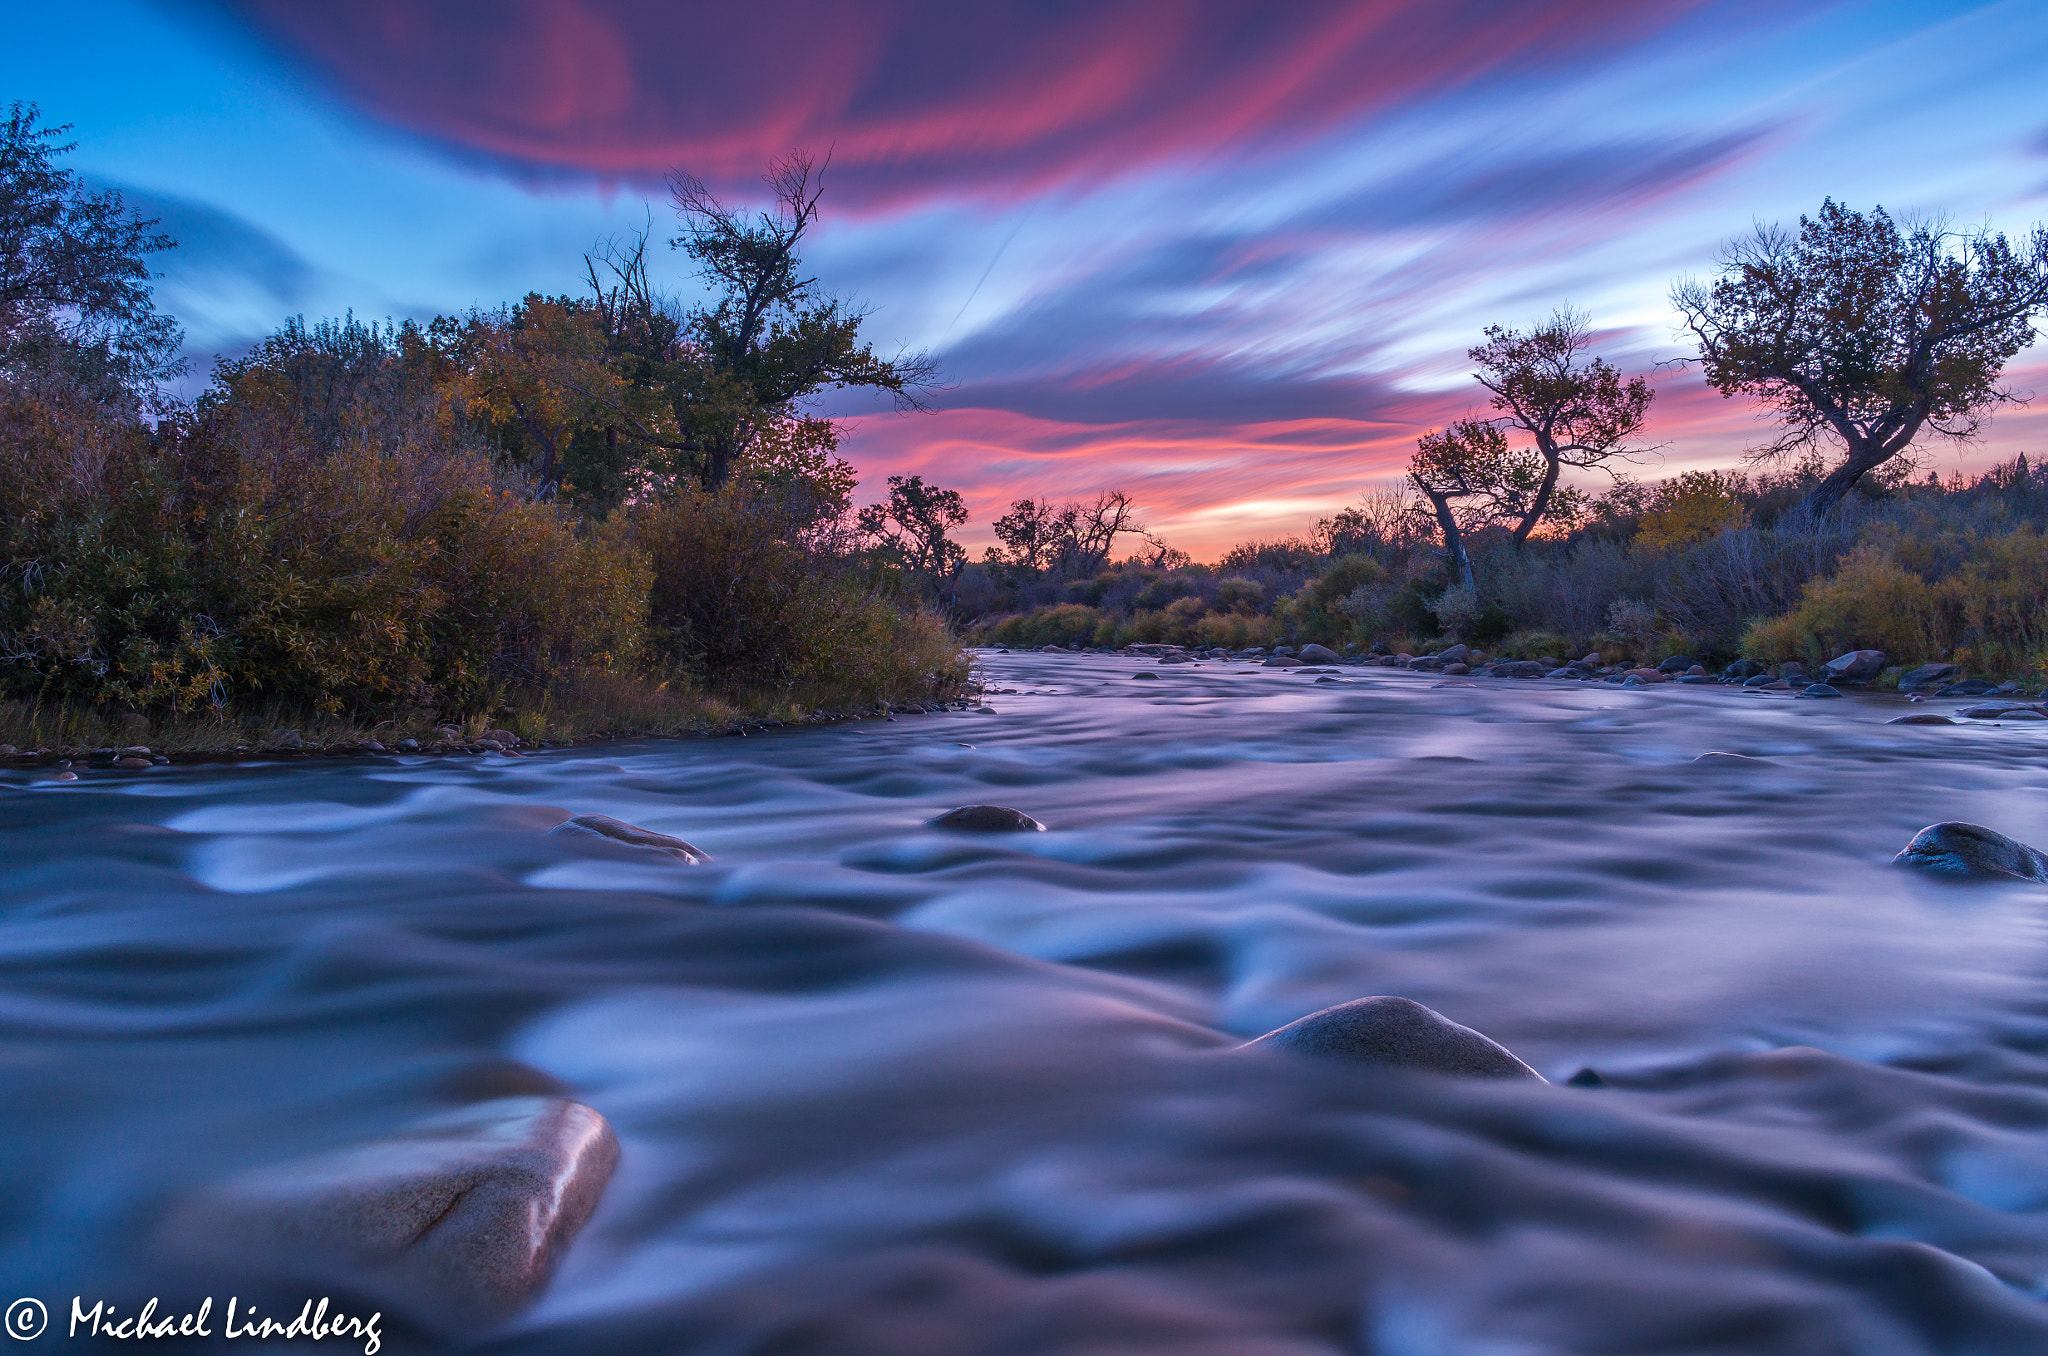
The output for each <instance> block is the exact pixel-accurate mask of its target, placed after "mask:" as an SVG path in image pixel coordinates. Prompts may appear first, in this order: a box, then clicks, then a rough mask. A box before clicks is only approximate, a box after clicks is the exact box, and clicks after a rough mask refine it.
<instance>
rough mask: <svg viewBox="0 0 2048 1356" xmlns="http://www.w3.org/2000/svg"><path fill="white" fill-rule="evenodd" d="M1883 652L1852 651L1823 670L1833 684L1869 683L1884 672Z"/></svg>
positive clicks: (1829, 662)
mask: <svg viewBox="0 0 2048 1356" xmlns="http://www.w3.org/2000/svg"><path fill="white" fill-rule="evenodd" d="M1884 666H1885V653H1884V651H1883V650H1851V651H1849V652H1848V653H1847V654H1841V655H1836V656H1835V657H1834V658H1833V659H1830V660H1829V661H1828V662H1827V664H1826V666H1825V668H1824V669H1823V670H1822V671H1823V673H1824V674H1825V675H1826V677H1827V680H1828V681H1829V682H1831V683H1867V682H1869V681H1870V680H1871V679H1873V678H1875V677H1877V675H1878V674H1880V673H1883V672H1884Z"/></svg>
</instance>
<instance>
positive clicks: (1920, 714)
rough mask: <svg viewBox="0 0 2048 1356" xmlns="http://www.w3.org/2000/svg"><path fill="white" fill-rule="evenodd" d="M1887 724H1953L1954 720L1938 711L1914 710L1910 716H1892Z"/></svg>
mask: <svg viewBox="0 0 2048 1356" xmlns="http://www.w3.org/2000/svg"><path fill="white" fill-rule="evenodd" d="M1885 724H1887V725H1953V724H1955V722H1954V721H1953V720H1950V719H1949V718H1948V717H1947V716H1944V715H1942V714H1941V713H1940V712H1939V711H1915V712H1914V713H1913V714H1912V715H1910V716H1893V717H1892V718H1891V719H1890V720H1888V721H1886V722H1885Z"/></svg>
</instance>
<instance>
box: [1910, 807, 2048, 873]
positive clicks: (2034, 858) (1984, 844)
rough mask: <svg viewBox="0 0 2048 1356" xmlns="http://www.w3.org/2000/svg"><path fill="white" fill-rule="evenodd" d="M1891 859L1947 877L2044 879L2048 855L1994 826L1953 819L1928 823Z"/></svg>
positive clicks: (2047, 867) (2047, 865)
mask: <svg viewBox="0 0 2048 1356" xmlns="http://www.w3.org/2000/svg"><path fill="white" fill-rule="evenodd" d="M1892 860H1893V861H1895V862H1900V863H1903V864H1905V865H1907V866H1917V867H1920V868H1921V869H1923V870H1926V871H1939V872H1941V873H1943V874H1944V875H1950V876H1976V877H1997V876H2005V877H2009V878H2012V879H2015V880H2038V881H2048V856H2044V855H2043V854H2042V853H2041V852H2039V851H2038V850H2036V849H2034V848H2030V847H2028V846H2027V845H2026V844H2025V843H2022V842H2020V841H2019V840H2018V839H2016V838H2007V837H2006V836H2005V835H2004V834H2002V833H2000V832H1998V831H1997V830H1996V829H1987V828H1985V827H1984V826H1983V825H1981V824H1964V823H1961V822H1959V821H1956V820H1951V821H1949V822H1948V823H1946V824H1930V825H1928V826H1927V827H1926V828H1924V829H1922V830H1920V832H1918V833H1916V834H1914V835H1913V841H1912V842H1910V843H1908V844H1906V850H1905V851H1904V852H1901V853H1900V854H1899V855H1898V856H1896V857H1894V858H1892Z"/></svg>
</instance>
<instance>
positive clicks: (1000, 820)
mask: <svg viewBox="0 0 2048 1356" xmlns="http://www.w3.org/2000/svg"><path fill="white" fill-rule="evenodd" d="M925 823H926V824H929V825H930V826H931V827H932V828H935V829H968V830H971V831H972V832H975V833H1044V832H1045V825H1043V824H1041V823H1039V822H1038V821H1037V820H1035V819H1033V818H1032V817H1031V816H1030V815H1027V814H1025V813H1024V812H1023V811H1022V810H1012V809H1010V808H1009V807H1008V806H1006V805H962V806H960V807H959V808H958V809H954V810H948V811H946V813H944V814H942V815H940V816H939V817H938V818H936V819H927V820H926V821H925Z"/></svg>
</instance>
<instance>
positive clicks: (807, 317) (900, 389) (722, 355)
mask: <svg viewBox="0 0 2048 1356" xmlns="http://www.w3.org/2000/svg"><path fill="white" fill-rule="evenodd" d="M765 178H766V180H767V183H768V187H769V189H770V190H771V192H772V193H773V195H774V201H775V206H774V208H773V210H771V211H767V212H760V213H756V214H754V215H753V216H752V217H749V216H748V215H747V214H746V213H745V212H743V211H740V210H738V209H736V208H731V207H728V206H726V205H725V204H724V203H722V202H720V201H719V200H718V199H717V198H716V197H715V196H713V195H712V193H711V191H710V190H709V189H708V188H707V187H705V185H704V183H703V181H701V180H699V179H698V178H696V177H695V176H694V175H691V174H686V173H683V172H681V171H678V172H677V173H675V174H673V175H671V176H670V179H669V187H670V191H671V197H672V200H673V203H674V206H675V210H676V213H677V215H678V216H680V217H681V218H682V221H683V228H684V229H683V234H682V235H681V236H679V237H677V238H676V239H674V240H672V241H670V242H669V243H670V245H671V246H672V247H674V248H677V249H680V250H682V251H683V252H684V253H686V254H688V255H689V256H690V258H691V259H693V260H694V261H696V264H697V267H698V273H699V275H700V276H701V277H702V278H703V279H704V281H705V282H706V283H708V284H709V285H710V286H711V288H712V289H713V291H714V293H715V294H716V297H715V300H714V301H713V302H712V304H710V305H709V306H703V307H699V308H697V309H695V310H693V311H691V312H689V313H688V314H687V315H686V316H685V317H684V318H683V320H682V323H681V325H680V327H679V328H678V330H677V332H676V340H675V343H676V345H677V346H678V348H679V352H678V354H677V360H676V361H671V362H664V363H660V364H659V366H660V368H661V369H662V370H661V372H660V375H661V376H662V377H663V378H665V382H664V384H665V386H666V388H667V390H668V393H669V397H670V405H671V409H672V412H673V422H674V425H675V428H676V430H677V431H678V436H676V437H673V438H667V439H664V438H661V437H659V436H656V437H652V438H649V439H648V441H649V442H651V443H653V444H654V445H656V446H660V447H666V448H668V449H669V450H672V451H683V452H689V453H692V454H694V455H695V456H696V457H697V466H698V474H699V475H700V477H701V479H702V481H703V483H704V485H705V487H706V488H708V489H716V488H717V487H718V486H720V485H722V484H724V483H725V480H726V478H727V477H728V476H730V475H731V474H732V469H733V465H734V463H735V461H736V460H737V459H738V458H739V457H740V456H741V455H742V454H744V453H745V452H746V450H747V448H748V446H749V445H751V443H752V442H753V440H754V438H755V437H756V436H758V434H759V432H760V431H761V429H763V428H764V427H766V426H768V425H769V424H772V423H774V422H775V421H777V420H783V419H789V418H792V417H795V416H796V415H797V413H798V411H797V403H798V402H799V401H801V400H802V399H804V398H805V397H806V396H811V395H815V394H817V393H818V392H820V391H823V390H826V389H828V388H838V387H848V386H859V387H869V388H872V389H876V390H882V391H887V392H889V393H890V395H891V396H892V397H894V399H895V402H896V405H897V408H898V409H902V410H914V409H924V408H927V406H926V404H925V399H926V393H927V392H929V391H930V390H931V389H932V385H933V382H934V380H935V377H936V373H937V365H936V363H935V362H934V361H933V360H932V359H931V358H929V357H927V356H925V355H923V354H904V355H899V356H898V357H896V358H893V359H884V358H879V357H877V356H875V353H874V350H873V348H872V347H871V346H870V345H868V344H864V343H862V342H861V340H860V327H861V323H862V321H863V320H864V319H865V318H866V313H865V312H863V311H862V310H860V309H859V308H857V307H851V306H849V305H847V304H846V303H845V302H843V301H840V300H838V299H837V298H834V297H829V296H826V295H825V294H823V293H822V292H821V291H820V290H819V288H818V280H817V279H816V278H810V277H806V276H804V273H803V266H802V260H801V258H800V256H799V254H798V249H799V247H800V246H801V245H802V244H803V241H804V237H805V236H806V234H808V232H809V231H810V229H811V227H812V226H813V225H815V224H816V222H817V220H818V201H819V199H820V197H821V196H822V195H823V193H824V187H823V179H822V176H821V175H820V174H819V172H818V166H817V165H816V163H815V162H814V161H813V160H812V159H811V158H810V157H809V156H806V155H803V154H800V153H797V154H791V155H789V156H787V157H785V158H784V159H782V160H778V161H776V162H775V163H774V164H773V165H772V166H771V167H770V169H769V172H768V174H767V175H766V176H765ZM655 309H656V308H654V307H653V306H652V305H651V298H650V301H649V304H648V305H647V306H645V307H644V308H643V310H644V311H646V312H650V313H651V312H653V311H654V310H655ZM641 323H644V324H645V325H646V326H647V328H648V330H649V331H650V333H649V337H650V338H658V337H659V331H660V329H661V328H662V327H661V326H659V325H658V324H656V323H654V322H653V321H652V320H644V321H642V322H641Z"/></svg>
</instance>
